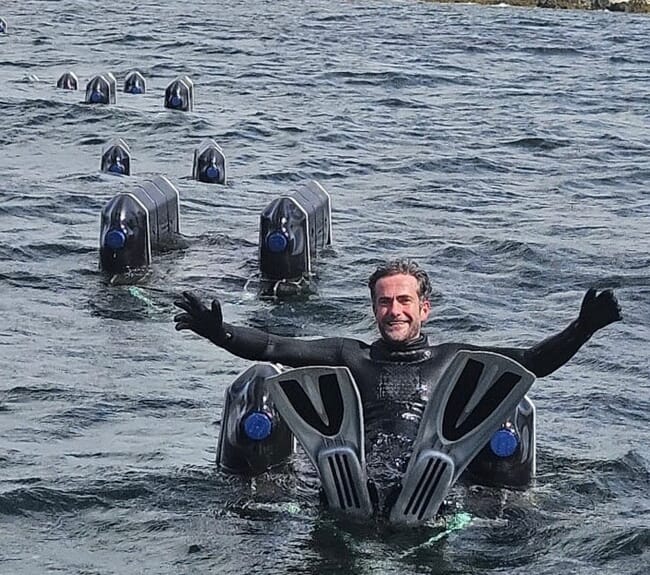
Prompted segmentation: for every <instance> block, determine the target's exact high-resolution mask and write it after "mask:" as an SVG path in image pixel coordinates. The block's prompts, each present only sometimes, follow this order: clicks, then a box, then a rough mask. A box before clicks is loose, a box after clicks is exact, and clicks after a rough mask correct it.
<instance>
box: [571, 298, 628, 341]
mask: <svg viewBox="0 0 650 575" xmlns="http://www.w3.org/2000/svg"><path fill="white" fill-rule="evenodd" d="M621 319H623V317H622V316H621V307H620V306H619V305H618V301H617V300H616V296H615V295H614V292H613V291H612V290H611V289H606V290H603V291H601V292H600V293H599V294H598V295H596V288H589V290H588V291H587V293H586V294H585V297H584V299H583V300H582V305H581V306H580V315H579V316H578V326H579V327H580V329H582V330H584V332H585V333H586V334H587V335H589V336H591V335H593V333H594V332H596V331H598V330H599V329H601V328H603V327H605V326H606V325H609V324H610V323H613V322H615V321H620V320H621Z"/></svg>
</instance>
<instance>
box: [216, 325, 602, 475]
mask: <svg viewBox="0 0 650 575" xmlns="http://www.w3.org/2000/svg"><path fill="white" fill-rule="evenodd" d="M224 331H225V335H224V337H223V338H221V340H220V341H219V342H218V345H220V346H221V347H223V348H224V349H226V350H228V351H230V352H231V353H233V354H235V355H237V356H239V357H242V358H245V359H250V360H255V361H270V362H276V363H280V364H283V365H286V366H289V367H303V366H313V365H329V366H345V367H347V368H348V369H349V370H350V372H351V373H352V375H353V377H354V379H355V381H356V383H357V386H358V388H359V391H360V394H361V401H362V404H363V409H364V419H365V432H366V456H367V460H368V465H369V467H376V468H377V469H375V471H374V474H375V476H376V475H383V473H382V472H383V471H385V475H386V476H391V475H394V473H395V472H398V473H401V472H403V471H404V468H405V465H406V458H407V457H408V453H409V451H410V449H409V448H410V446H411V445H412V441H413V439H414V438H415V435H416V433H417V427H418V425H419V422H420V418H421V416H422V412H423V409H424V406H425V405H426V401H427V400H428V398H429V396H430V394H431V389H432V385H434V384H435V382H437V381H438V380H439V378H440V376H441V375H442V373H443V372H444V371H445V369H446V368H447V366H448V365H449V364H450V362H451V360H452V359H453V357H454V355H455V354H456V352H457V351H458V350H460V349H467V350H481V351H492V352H496V353H500V354H502V355H505V356H508V357H510V358H512V359H514V360H516V361H517V362H519V363H521V364H522V365H523V366H524V367H526V368H527V369H529V370H530V371H532V372H533V373H534V374H535V375H536V376H538V377H543V376H545V375H548V374H549V373H552V372H553V371H555V370H556V369H557V368H559V367H560V366H562V365H563V364H564V363H566V362H567V361H568V360H569V359H570V358H571V357H572V356H573V355H574V354H575V353H576V352H577V351H578V349H579V348H580V347H581V346H582V345H583V344H584V343H585V342H586V341H587V340H588V339H589V337H590V334H588V333H585V330H583V329H582V328H581V327H580V323H579V321H578V320H576V321H574V322H572V323H571V324H570V325H569V326H568V327H567V328H566V329H565V330H563V331H562V332H560V333H558V334H556V335H554V336H552V337H550V338H548V339H546V340H544V341H542V342H541V343H538V344H536V345H534V346H532V347H530V348H501V347H481V346H476V345H469V344H461V343H444V344H437V345H436V344H433V343H432V342H431V341H429V339H428V338H427V337H425V336H421V337H420V338H419V339H417V340H416V341H413V342H411V343H409V344H408V345H405V346H400V347H390V346H389V345H387V344H386V343H385V342H384V341H383V340H377V341H375V342H374V343H373V344H371V345H369V344H367V343H364V342H362V341H359V340H355V339H350V338H342V337H336V338H322V339H314V340H301V339H295V338H291V337H281V336H276V335H271V334H268V333H266V332H263V331H261V330H257V329H254V328H246V327H236V326H231V325H228V324H224Z"/></svg>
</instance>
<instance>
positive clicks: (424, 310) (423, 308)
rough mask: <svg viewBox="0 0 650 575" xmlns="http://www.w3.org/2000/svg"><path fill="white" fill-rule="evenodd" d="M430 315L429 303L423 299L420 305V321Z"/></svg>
mask: <svg viewBox="0 0 650 575" xmlns="http://www.w3.org/2000/svg"><path fill="white" fill-rule="evenodd" d="M430 313H431V302H430V301H429V300H428V299H425V300H423V301H422V303H421V304H420V320H421V321H424V320H426V319H427V318H428V317H429V314H430Z"/></svg>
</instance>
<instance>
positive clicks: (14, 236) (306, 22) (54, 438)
mask: <svg viewBox="0 0 650 575" xmlns="http://www.w3.org/2000/svg"><path fill="white" fill-rule="evenodd" d="M0 16H4V17H5V18H6V19H7V21H8V24H9V34H8V35H4V36H1V37H0V112H1V115H0V118H1V121H0V125H1V128H2V129H1V130H0V176H1V183H0V318H1V326H0V542H1V544H0V573H2V574H5V573H6V574H10V575H13V574H16V575H27V574H29V575H32V574H34V575H36V574H38V575H40V574H43V573H65V574H66V575H72V574H102V575H104V574H116V575H117V574H119V575H128V574H141V573H147V574H154V573H155V574H184V573H188V574H189V573H192V574H196V573H206V574H208V573H210V574H214V573H224V574H248V573H278V574H286V573H313V574H322V573H348V574H355V573H359V574H370V573H373V574H389V573H390V574H392V573H399V574H400V575H410V574H416V573H417V574H421V573H436V574H452V573H453V574H461V573H462V574H465V573H467V574H470V573H471V574H487V573H489V574H492V573H494V574H496V573H508V574H517V573H520V574H536V575H543V574H553V575H566V574H581V575H582V574H586V575H591V574H593V575H596V574H598V575H601V574H604V573H606V574H610V573H611V574H613V573H616V574H629V575H646V574H647V573H648V572H650V499H649V497H648V494H649V493H650V447H649V444H650V441H649V440H650V434H649V432H648V425H649V420H650V417H649V416H648V413H649V412H650V385H649V383H648V382H649V381H650V360H649V359H648V341H649V340H650V328H649V327H648V326H649V325H650V305H649V303H648V301H649V296H650V280H649V270H650V255H649V254H650V231H649V230H650V228H649V223H648V222H649V216H650V200H649V199H648V198H649V196H648V194H649V192H650V189H649V187H648V186H649V184H648V182H650V90H649V89H648V86H650V68H649V67H648V62H650V43H649V42H648V30H649V23H650V20H648V17H647V16H643V15H628V14H614V13H609V12H577V11H545V10H534V9H518V8H507V7H492V8H490V7H476V6H471V5H437V4H431V3H422V2H415V1H397V0H396V1H386V0H380V1H368V0H365V1H357V2H331V1H327V2H326V1H323V0H313V1H310V2H303V1H297V0H276V1H272V2H271V1H257V2H244V1H241V0H239V1H238V0H233V1H230V2H221V3H217V2H208V1H196V2H192V3H187V2H174V1H172V0H170V1H169V2H153V1H151V0H143V1H141V2H138V3H126V4H125V3H111V2H108V3H107V2H98V1H96V0H88V1H85V2H77V1H73V0H64V1H60V2H45V1H38V2H37V1H29V0H25V1H21V2H18V1H16V2H9V3H6V2H4V3H3V4H2V7H1V8H0ZM136 67H137V68H139V69H140V70H141V72H142V73H143V74H144V75H145V77H146V78H147V80H148V83H149V91H148V93H147V94H146V95H145V96H129V95H125V94H123V93H121V84H122V82H123V79H124V77H125V75H126V73H127V72H128V71H130V70H132V69H134V68H136ZM66 70H73V71H74V72H75V73H76V74H77V75H78V76H79V78H80V82H81V84H82V85H83V86H85V83H86V82H87V81H88V80H89V79H90V77H92V76H93V75H95V74H97V73H100V72H104V71H112V72H113V73H114V74H115V75H116V77H117V79H118V85H119V87H120V90H119V93H118V102H117V104H116V105H114V106H110V107H90V106H86V105H83V104H81V101H82V99H83V94H82V92H81V91H79V92H76V93H71V92H62V91H57V90H56V89H55V88H54V86H55V83H56V79H57V78H58V77H59V75H60V74H61V73H63V72H64V71H66ZM179 74H188V75H189V76H191V77H192V78H193V79H194V81H195V85H196V109H195V111H194V112H193V113H191V114H183V113H172V112H169V111H166V110H164V109H163V107H162V95H163V91H164V88H165V86H166V85H167V84H168V83H169V82H170V81H171V80H173V79H174V78H175V77H176V76H178V75H179ZM114 137H122V138H124V139H126V140H127V142H129V144H130V146H131V149H132V151H133V156H134V158H133V169H134V174H135V175H134V177H132V178H119V177H111V176H106V175H102V174H100V173H99V161H100V156H101V150H102V146H103V145H105V144H106V143H107V142H108V140H110V139H112V138H114ZM207 137H212V138H215V139H216V141H217V142H219V144H220V145H221V146H222V147H223V149H224V152H225V154H226V156H227V158H228V162H229V169H230V172H229V176H230V183H229V185H228V186H227V187H225V188H223V187H218V186H210V185H206V184H200V183H197V182H194V181H192V180H191V179H190V178H189V174H190V172H191V161H192V153H193V150H194V148H195V147H196V146H197V145H198V144H199V143H200V142H201V141H202V140H203V139H204V138H207ZM154 174H165V175H166V176H168V177H169V178H170V179H171V180H172V181H173V182H174V183H175V184H176V185H177V186H178V187H179V189H180V191H181V199H182V205H181V214H182V229H183V233H184V234H185V235H186V236H187V238H188V246H187V247H186V248H185V249H183V250H180V251H173V252H168V253H165V254H162V255H160V256H159V257H157V259H156V261H155V265H154V266H153V269H152V274H151V277H150V279H149V280H148V282H147V283H146V284H144V285H141V286H139V288H138V289H137V290H134V289H130V288H129V286H122V287H111V286H108V285H107V283H106V282H105V280H104V279H103V278H102V277H101V276H100V274H99V273H98V234H99V213H100V210H101V207H102V206H103V205H104V203H105V202H106V201H107V200H108V198H110V197H111V196H112V195H114V194H115V193H116V192H117V191H120V190H125V189H129V188H130V187H131V186H133V185H134V183H135V182H137V181H138V180H139V179H141V178H147V177H151V176H152V175H154ZM311 178H315V179H317V180H318V181H319V182H320V183H321V184H322V185H323V186H324V187H325V188H326V189H327V190H328V191H329V192H330V193H331V194H332V198H333V222H334V240H335V243H334V245H333V247H332V249H331V250H330V251H329V252H328V253H325V254H324V255H323V257H322V258H320V260H319V261H318V264H317V271H318V283H317V288H316V290H315V293H314V294H312V295H311V296H309V297H305V298H301V299H298V300H291V301H285V302H273V301H268V300H265V301H261V300H260V299H259V298H257V296H256V293H255V290H254V289H253V287H252V284H250V283H248V282H249V280H250V279H251V278H254V277H255V274H256V265H257V262H256V257H257V256H256V250H257V229H258V218H259V212H260V211H261V209H262V208H263V207H264V206H265V205H266V204H267V203H268V202H269V201H270V200H271V199H272V198H274V197H276V196H277V195H279V194H282V193H286V192H291V191H294V190H295V189H296V188H297V186H299V185H300V183H301V182H303V181H304V180H306V179H311ZM397 255H405V256H410V257H414V258H416V259H417V260H418V261H420V262H421V263H422V264H423V265H424V266H425V267H426V269H428V270H429V271H430V272H431V276H432V279H433V281H434V284H435V297H434V300H433V303H434V305H433V314H432V319H431V320H430V322H429V325H428V330H429V332H430V333H431V334H432V335H433V336H434V337H435V338H437V339H439V340H456V341H469V342H474V343H504V344H518V345H528V344H531V343H533V342H535V341H539V340H540V339H542V338H543V337H546V336H548V335H550V334H552V333H554V332H556V331H558V330H559V329H561V328H563V327H564V326H565V325H566V324H567V323H568V322H569V321H570V320H571V319H573V318H574V317H575V316H576V314H577V312H578V309H579V305H580V301H581V298H582V295H583V293H584V291H585V290H586V288H587V287H588V286H591V285H595V286H598V287H606V286H609V287H613V288H615V290H616V293H617V295H618V297H619V300H620V302H621V305H622V307H623V310H624V314H625V320H624V322H620V323H618V324H616V325H614V326H611V327H610V328H608V329H607V330H605V331H603V332H601V333H599V334H598V335H596V336H595V337H594V338H593V339H592V341H590V342H589V343H588V344H587V345H586V346H585V347H584V349H583V350H582V351H581V352H580V353H579V355H578V356H577V357H576V358H574V359H573V360H572V361H571V362H570V363H569V364H568V365H567V366H565V367H564V368H562V369H561V370H560V371H558V372H557V373H555V374H553V375H552V376H549V377H547V378H545V379H543V380H540V381H538V382H537V383H536V385H535V386H534V388H533V391H532V393H531V397H532V399H533V400H534V401H535V403H536V405H537V409H538V430H537V431H538V442H539V477H538V481H537V484H536V485H535V486H534V487H532V488H531V489H529V490H527V491H524V492H517V491H509V490H488V489H480V488H469V487H467V486H459V487H458V488H457V489H455V490H454V493H453V494H452V500H453V505H452V507H451V509H452V510H455V511H456V512H463V513H467V514H469V515H470V516H471V518H472V520H471V523H470V524H469V525H468V526H466V527H464V528H462V529H460V530H457V531H453V532H452V533H449V534H448V535H444V536H441V537H439V539H438V540H435V539H436V537H438V536H440V535H441V530H440V528H436V527H432V528H431V529H425V530H421V531H411V532H406V533H399V532H393V531H391V530H389V529H387V528H386V527H385V526H381V525H368V526H364V527H350V526H346V525H342V524H339V523H337V522H335V521H333V520H332V518H331V517H329V516H328V515H327V514H323V513H321V511H320V510H319V507H318V505H317V493H316V482H315V478H314V475H313V473H312V472H311V471H310V470H309V468H308V466H307V465H306V464H305V463H304V461H303V460H302V459H299V460H298V464H299V466H301V470H300V473H298V474H297V475H296V476H291V475H284V474H274V475H272V476H269V477H261V478H258V479H256V480H254V481H246V480H243V479H240V478H234V477H228V476H224V475H222V474H221V473H219V472H218V471H217V470H216V469H215V465H214V458H215V443H216V438H217V435H218V431H219V419H220V412H221V407H222V403H223V393H224V390H225V388H226V386H227V385H228V384H229V383H230V382H231V381H232V380H233V379H234V378H235V377H236V375H237V374H238V373H239V372H240V371H242V370H243V369H245V368H246V367H247V365H248V364H247V362H245V361H243V360H240V359H237V358H234V357H232V356H230V355H228V354H227V353H226V352H224V351H222V350H220V349H217V348H216V347H214V346H211V345H209V344H208V343H206V342H205V341H203V340H200V339H199V338H196V337H192V336H190V335H185V334H179V333H176V332H175V331H174V329H173V323H172V321H171V317H172V315H173V313H174V311H173V305H172V301H173V298H174V296H175V295H176V294H178V293H179V292H180V291H182V290H185V289H193V290H197V291H198V292H200V293H201V294H202V295H204V296H205V297H208V296H218V297H220V298H221V299H222V301H223V307H224V313H225V316H226V318H227V320H229V321H231V322H233V323H240V324H248V325H256V326H261V327H264V328H267V329H269V330H271V331H273V332H276V333H284V334H293V335H297V336H309V337H311V336H318V335H335V334H341V335H348V336H353V337H358V338H361V339H364V340H368V341H370V340H372V339H373V338H374V337H375V333H374V331H373V323H372V316H371V313H370V309H369V305H368V296H367V290H366V287H365V282H366V280H367V277H368V275H369V274H370V272H371V271H372V270H373V268H374V266H375V264H376V263H377V262H379V261H380V260H382V259H384V258H386V257H391V256H397ZM253 283H254V282H253ZM454 506H455V507H454Z"/></svg>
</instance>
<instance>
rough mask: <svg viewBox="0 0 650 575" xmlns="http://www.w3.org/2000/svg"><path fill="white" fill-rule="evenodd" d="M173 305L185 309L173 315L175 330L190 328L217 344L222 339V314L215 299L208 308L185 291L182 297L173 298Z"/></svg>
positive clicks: (224, 334)
mask: <svg viewBox="0 0 650 575" xmlns="http://www.w3.org/2000/svg"><path fill="white" fill-rule="evenodd" d="M174 305H175V306H176V307H179V308H181V309H182V310H185V311H184V313H179V314H177V315H175V316H174V321H175V322H176V331H181V330H183V329H190V330H192V331H193V332H194V333H196V334H198V335H200V336H201V337H205V338H207V339H209V340H210V341H211V342H213V343H216V344H217V345H219V344H220V343H222V342H223V341H224V339H225V338H226V332H225V330H224V328H223V315H222V314H221V305H220V304H219V302H218V301H217V300H216V299H213V300H212V307H211V308H210V309H208V308H207V307H206V306H205V305H204V304H203V303H202V302H201V301H200V300H199V298H197V297H196V296H195V295H194V294H193V293H191V292H187V291H185V292H183V297H182V299H179V300H175V301H174Z"/></svg>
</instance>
